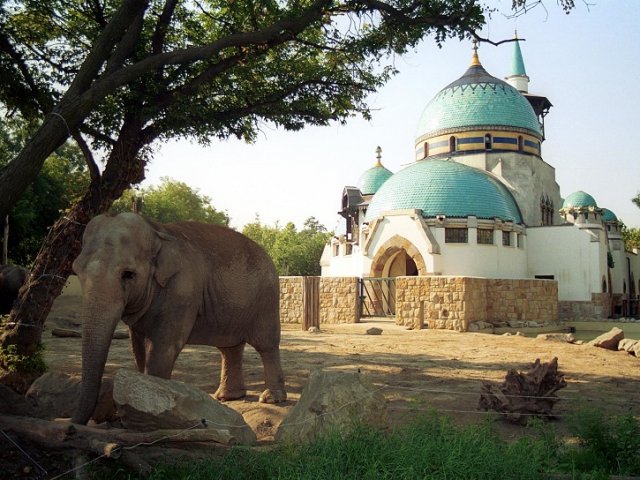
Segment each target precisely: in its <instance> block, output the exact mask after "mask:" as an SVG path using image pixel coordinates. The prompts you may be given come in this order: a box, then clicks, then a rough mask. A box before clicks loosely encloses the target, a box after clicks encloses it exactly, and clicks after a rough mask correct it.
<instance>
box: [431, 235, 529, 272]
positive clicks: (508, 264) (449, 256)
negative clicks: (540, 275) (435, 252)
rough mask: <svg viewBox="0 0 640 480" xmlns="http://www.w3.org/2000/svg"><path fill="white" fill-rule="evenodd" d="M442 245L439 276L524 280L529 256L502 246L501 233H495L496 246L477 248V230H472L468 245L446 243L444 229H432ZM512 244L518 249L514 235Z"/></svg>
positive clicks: (520, 250)
mask: <svg viewBox="0 0 640 480" xmlns="http://www.w3.org/2000/svg"><path fill="white" fill-rule="evenodd" d="M433 230H434V233H435V236H436V239H437V240H438V243H439V244H440V249H441V250H440V251H441V253H442V255H441V256H440V267H439V273H441V274H442V275H452V276H470V277H486V278H525V277H526V273H527V254H526V251H525V250H524V248H518V247H516V246H510V247H504V246H502V231H501V230H495V231H494V244H493V245H478V244H477V242H476V238H477V232H476V229H475V228H469V231H468V240H469V243H445V241H444V236H445V233H444V230H445V229H444V228H435V229H433ZM512 243H513V245H516V237H515V233H512Z"/></svg>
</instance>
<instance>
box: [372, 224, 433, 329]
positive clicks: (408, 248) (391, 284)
mask: <svg viewBox="0 0 640 480" xmlns="http://www.w3.org/2000/svg"><path fill="white" fill-rule="evenodd" d="M424 274H426V266H425V262H424V259H423V258H422V255H421V254H420V252H419V251H418V249H417V248H416V247H415V246H414V245H413V244H412V243H411V242H409V241H408V240H407V239H406V238H403V237H400V236H399V235H395V236H394V237H393V238H391V239H389V240H388V241H387V242H385V243H384V245H382V247H381V248H380V249H379V250H378V252H377V253H376V255H375V256H374V259H373V263H372V265H371V274H370V276H369V277H365V278H363V279H362V282H361V294H360V297H361V312H362V313H361V315H362V316H393V315H395V301H396V284H395V278H396V277H404V276H417V275H424Z"/></svg>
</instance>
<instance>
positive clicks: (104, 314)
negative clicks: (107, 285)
mask: <svg viewBox="0 0 640 480" xmlns="http://www.w3.org/2000/svg"><path fill="white" fill-rule="evenodd" d="M83 296H84V298H83V305H82V310H81V315H80V316H81V320H82V387H81V390H80V398H79V400H78V404H77V408H76V411H75V414H74V415H73V418H72V422H73V423H78V424H83V425H84V424H86V423H87V422H88V421H89V419H90V418H91V415H93V411H94V409H95V407H96V403H97V401H98V394H99V393H100V385H101V383H102V374H103V373H104V367H105V364H106V362H107V356H108V354H109V347H110V345H111V339H112V337H113V332H114V330H115V328H116V325H117V323H118V321H119V320H120V318H121V316H122V311H123V306H122V303H121V302H114V301H113V298H111V299H107V298H105V297H106V296H105V295H104V293H102V295H101V296H102V297H103V298H104V299H103V300H102V301H100V300H99V298H98V295H96V294H93V293H92V292H83Z"/></svg>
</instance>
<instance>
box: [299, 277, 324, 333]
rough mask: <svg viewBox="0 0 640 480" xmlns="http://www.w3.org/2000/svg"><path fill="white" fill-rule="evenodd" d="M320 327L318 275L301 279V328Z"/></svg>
mask: <svg viewBox="0 0 640 480" xmlns="http://www.w3.org/2000/svg"><path fill="white" fill-rule="evenodd" d="M310 327H318V328H320V277H303V279H302V329H303V330H309V328H310Z"/></svg>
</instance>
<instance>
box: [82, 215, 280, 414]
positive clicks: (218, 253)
mask: <svg viewBox="0 0 640 480" xmlns="http://www.w3.org/2000/svg"><path fill="white" fill-rule="evenodd" d="M73 270H74V271H75V272H76V274H77V275H78V278H79V280H80V285H81V286H82V298H83V302H82V310H81V318H82V321H83V327H82V390H81V395H80V398H79V401H78V408H77V411H76V414H75V415H74V417H73V419H72V421H73V422H74V423H82V424H84V423H86V422H87V421H88V419H89V418H90V417H91V414H92V413H93V410H94V408H95V404H96V399H97V396H98V391H99V388H100V382H101V379H102V374H103V372H104V366H105V362H106V360H107V353H108V350H109V345H110V342H111V337H112V334H113V331H114V329H115V327H116V324H117V323H118V321H119V320H121V319H122V321H123V322H124V323H125V324H127V325H128V326H129V330H130V333H131V346H132V350H133V354H134V357H135V362H136V365H137V367H138V369H139V370H140V371H141V372H143V373H146V374H149V375H155V376H157V377H162V378H170V376H171V372H172V370H173V367H174V363H175V361H176V359H177V357H178V354H179V353H180V351H181V350H182V348H183V347H184V346H185V345H186V344H196V345H212V346H215V347H217V348H218V349H219V350H220V352H221V353H222V367H221V372H220V373H221V375H220V385H219V387H218V390H217V391H216V392H215V395H214V396H215V397H216V398H217V399H218V400H232V399H237V398H241V397H243V396H245V395H246V388H245V386H244V380H243V374H242V356H243V350H244V346H245V343H248V344H249V345H251V346H253V347H254V348H255V349H256V351H257V352H258V353H259V354H260V356H261V358H262V363H263V365H264V376H265V384H266V389H265V390H264V392H262V394H261V396H260V401H261V402H267V403H278V402H283V401H285V400H286V398H287V394H286V392H285V386H284V375H283V372H282V367H281V365H280V349H279V345H280V318H279V308H280V306H279V279H278V275H277V273H276V270H275V267H274V265H273V262H272V261H271V259H270V258H269V256H268V255H267V254H266V253H265V251H264V250H263V249H262V248H261V247H260V246H259V245H258V244H256V243H255V242H253V241H252V240H250V239H249V238H247V237H245V236H244V235H242V234H240V233H238V232H236V231H234V230H231V229H229V228H226V227H220V226H214V225H206V224H201V223H196V222H178V223H172V224H166V225H160V224H156V223H153V222H151V221H148V220H146V219H144V218H143V217H141V216H139V215H137V214H133V213H121V214H120V215H117V216H110V215H99V216H97V217H95V218H94V219H92V220H91V221H90V222H89V224H88V225H87V227H86V230H85V233H84V237H83V244H82V251H81V253H80V255H79V256H78V258H77V259H76V260H75V262H74V263H73Z"/></svg>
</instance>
